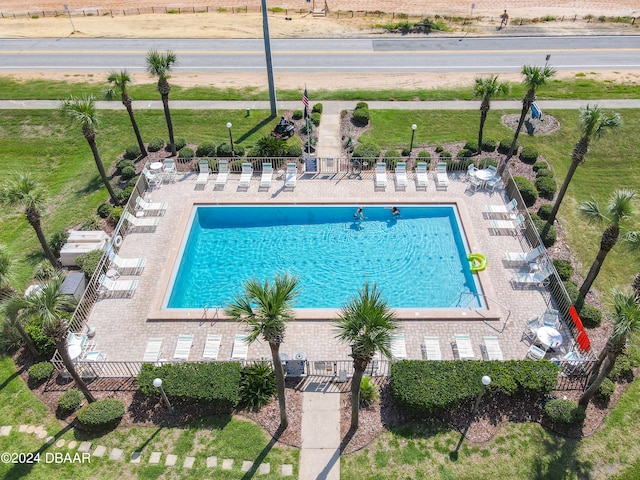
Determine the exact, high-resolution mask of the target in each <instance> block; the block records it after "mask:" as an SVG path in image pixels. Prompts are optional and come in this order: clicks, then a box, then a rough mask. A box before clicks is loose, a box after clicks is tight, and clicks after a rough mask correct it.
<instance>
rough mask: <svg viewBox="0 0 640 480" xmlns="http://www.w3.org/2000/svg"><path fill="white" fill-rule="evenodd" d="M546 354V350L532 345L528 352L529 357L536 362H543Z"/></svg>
mask: <svg viewBox="0 0 640 480" xmlns="http://www.w3.org/2000/svg"><path fill="white" fill-rule="evenodd" d="M546 354H547V352H546V350H543V349H541V348H540V347H538V346H537V345H534V344H531V346H530V347H529V351H528V352H527V357H530V358H533V359H534V360H542V359H543V358H544V356H545V355H546Z"/></svg>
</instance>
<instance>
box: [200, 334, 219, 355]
mask: <svg viewBox="0 0 640 480" xmlns="http://www.w3.org/2000/svg"><path fill="white" fill-rule="evenodd" d="M220 342H222V335H214V334H211V333H210V334H207V341H206V342H205V344H204V351H203V352H202V358H203V359H204V360H217V359H218V353H219V352H220Z"/></svg>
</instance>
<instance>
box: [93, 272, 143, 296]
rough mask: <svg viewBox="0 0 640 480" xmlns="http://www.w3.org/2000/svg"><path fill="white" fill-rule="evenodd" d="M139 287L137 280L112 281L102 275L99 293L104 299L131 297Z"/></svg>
mask: <svg viewBox="0 0 640 480" xmlns="http://www.w3.org/2000/svg"><path fill="white" fill-rule="evenodd" d="M137 287H138V281H137V280H111V279H110V278H109V277H107V276H106V275H102V276H101V277H100V288H99V293H100V295H101V296H104V297H131V296H133V293H134V292H135V290H136V288H137Z"/></svg>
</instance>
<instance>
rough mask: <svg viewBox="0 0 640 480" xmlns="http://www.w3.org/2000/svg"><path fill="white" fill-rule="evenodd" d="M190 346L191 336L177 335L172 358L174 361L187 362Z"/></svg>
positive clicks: (191, 342)
mask: <svg viewBox="0 0 640 480" xmlns="http://www.w3.org/2000/svg"><path fill="white" fill-rule="evenodd" d="M192 344H193V335H178V343H176V350H175V352H173V358H174V359H176V360H188V359H189V352H190V351H191V345H192Z"/></svg>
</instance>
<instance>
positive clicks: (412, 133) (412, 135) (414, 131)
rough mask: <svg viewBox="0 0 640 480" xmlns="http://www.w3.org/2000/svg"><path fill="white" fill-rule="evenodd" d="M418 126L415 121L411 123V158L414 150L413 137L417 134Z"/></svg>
mask: <svg viewBox="0 0 640 480" xmlns="http://www.w3.org/2000/svg"><path fill="white" fill-rule="evenodd" d="M416 128H418V125H416V124H415V123H414V124H413V125H411V143H410V144H409V158H411V151H412V150H413V138H414V137H415V135H416Z"/></svg>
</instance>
